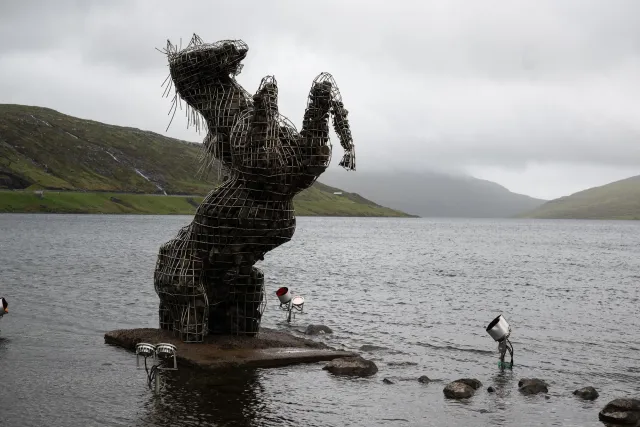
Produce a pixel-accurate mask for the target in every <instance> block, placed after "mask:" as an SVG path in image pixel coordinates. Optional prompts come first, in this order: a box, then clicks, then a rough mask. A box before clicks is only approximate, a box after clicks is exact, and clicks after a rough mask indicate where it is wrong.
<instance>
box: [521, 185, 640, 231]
mask: <svg viewBox="0 0 640 427" xmlns="http://www.w3.org/2000/svg"><path fill="white" fill-rule="evenodd" d="M520 217H523V218H547V219H635V220H640V176H634V177H631V178H627V179H623V180H621V181H616V182H612V183H610V184H607V185H603V186H601V187H594V188H590V189H588V190H584V191H580V192H579V193H575V194H572V195H570V196H567V197H561V198H559V199H556V200H552V201H550V202H547V203H545V204H544V205H542V206H540V207H539V208H537V209H534V210H532V211H529V212H526V213H524V214H522V215H520Z"/></svg>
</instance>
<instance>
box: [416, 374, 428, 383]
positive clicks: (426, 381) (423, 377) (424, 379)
mask: <svg viewBox="0 0 640 427" xmlns="http://www.w3.org/2000/svg"><path fill="white" fill-rule="evenodd" d="M418 382H420V383H422V384H428V383H430V382H431V379H430V378H429V377H428V376H426V375H422V376H421V377H420V378H418Z"/></svg>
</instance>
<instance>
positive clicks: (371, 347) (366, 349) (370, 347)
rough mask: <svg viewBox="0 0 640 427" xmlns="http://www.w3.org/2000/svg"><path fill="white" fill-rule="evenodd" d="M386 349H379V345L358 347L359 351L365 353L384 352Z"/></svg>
mask: <svg viewBox="0 0 640 427" xmlns="http://www.w3.org/2000/svg"><path fill="white" fill-rule="evenodd" d="M386 349H387V347H381V346H379V345H371V344H364V345H362V346H360V351H367V352H372V351H378V350H386Z"/></svg>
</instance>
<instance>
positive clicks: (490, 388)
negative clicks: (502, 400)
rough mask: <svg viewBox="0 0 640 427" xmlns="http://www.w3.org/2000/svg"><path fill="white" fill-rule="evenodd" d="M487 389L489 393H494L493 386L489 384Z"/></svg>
mask: <svg viewBox="0 0 640 427" xmlns="http://www.w3.org/2000/svg"><path fill="white" fill-rule="evenodd" d="M487 391H488V392H489V393H495V391H496V389H495V388H493V387H491V386H489V387H488V388H487Z"/></svg>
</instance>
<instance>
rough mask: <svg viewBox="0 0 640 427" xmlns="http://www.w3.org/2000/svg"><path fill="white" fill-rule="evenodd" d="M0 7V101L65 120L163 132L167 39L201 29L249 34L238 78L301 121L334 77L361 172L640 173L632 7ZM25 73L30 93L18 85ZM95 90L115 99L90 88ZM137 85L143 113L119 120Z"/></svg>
mask: <svg viewBox="0 0 640 427" xmlns="http://www.w3.org/2000/svg"><path fill="white" fill-rule="evenodd" d="M1 7H2V10H1V12H2V13H0V36H1V37H2V38H3V40H5V43H4V44H3V45H2V46H1V47H0V73H1V74H2V77H3V79H2V80H1V81H0V94H2V98H0V102H7V100H8V99H9V100H11V101H12V102H26V100H27V99H28V100H30V101H31V102H39V103H41V104H45V105H46V104H48V105H49V106H52V107H54V108H59V109H61V110H63V111H64V112H67V113H70V114H71V113H73V112H74V111H78V110H82V109H81V107H80V105H84V106H86V108H85V109H84V110H82V111H91V114H92V116H91V117H90V118H92V119H95V120H104V121H106V120H108V119H109V120H111V121H112V122H116V123H123V124H127V125H134V126H136V125H137V126H140V127H151V128H152V130H155V131H157V132H161V133H163V132H164V129H165V126H166V123H167V121H166V120H165V119H166V116H164V114H163V115H162V116H158V112H159V111H162V112H164V111H165V107H166V109H168V102H167V101H166V100H165V101H163V100H162V99H160V93H161V89H160V88H159V84H160V83H161V81H162V80H163V79H164V77H165V76H166V74H167V69H166V58H164V57H163V56H162V54H160V53H159V52H157V51H156V50H155V48H156V47H157V48H162V47H163V46H164V44H165V43H166V39H167V38H170V39H171V41H172V42H174V43H177V42H179V40H180V38H182V43H183V44H186V43H187V42H188V40H189V38H190V37H191V35H192V33H194V32H195V33H198V34H199V35H200V36H202V37H203V38H204V39H205V40H206V41H215V40H218V39H222V38H242V39H243V40H245V41H246V42H247V43H248V44H249V47H250V51H249V56H248V57H247V60H246V62H245V68H244V70H243V73H242V74H241V76H240V81H241V82H242V84H243V85H245V87H246V88H247V89H248V90H250V91H251V90H255V88H256V87H257V85H258V83H259V81H260V78H261V77H262V76H264V75H267V74H275V75H276V77H277V78H278V81H279V83H280V86H281V91H280V93H281V99H280V105H281V111H282V112H283V113H284V114H286V115H288V116H289V117H290V118H291V119H292V120H293V121H294V123H296V124H297V123H299V122H300V119H301V116H302V112H303V109H304V104H305V101H306V93H307V91H308V89H309V86H310V83H311V80H312V79H313V77H314V76H315V75H317V73H319V72H321V71H330V72H332V73H333V74H334V76H335V77H336V79H337V81H338V83H339V85H340V87H341V90H342V92H343V96H344V99H345V103H346V105H347V108H348V109H349V110H350V112H351V113H350V118H351V121H352V126H353V131H354V136H355V137H356V145H357V150H358V156H359V157H360V158H361V159H362V160H361V161H359V165H367V167H379V166H378V165H377V164H379V163H381V162H386V163H388V164H391V165H392V166H398V167H402V168H420V167H423V166H424V165H437V166H439V167H449V168H457V169H460V168H462V169H464V168H465V167H468V168H476V169H477V168H478V167H504V168H521V169H523V170H524V169H526V165H527V164H528V163H530V162H543V163H544V162H548V163H554V162H555V163H557V162H569V163H575V164H578V163H581V164H594V163H598V164H602V165H625V166H626V165H631V164H640V151H639V148H638V147H640V143H639V142H638V141H639V140H640V138H639V136H640V125H639V124H640V78H639V76H640V26H638V25H637V19H638V18H637V17H638V16H640V3H639V2H637V1H634V0H629V1H626V0H611V1H607V2H603V1H598V0H565V1H561V2H560V1H556V0H539V1H527V2H525V1H514V2H504V1H501V2H498V1H484V2H468V1H462V0H449V1H447V2H439V1H395V2H388V1H382V0H380V1H361V0H350V1H348V2H345V1H340V0H327V1H324V2H322V3H321V4H320V3H311V2H306V1H296V0H291V1H273V2H255V1H241V0H235V1H233V2H204V1H202V2H196V1H185V2H168V1H152V0H148V1H137V2H134V1H109V2H98V1H86V0H78V1H71V0H62V1H55V2H48V1H41V2H34V1H24V0H19V1H10V2H6V1H5V2H3V4H2V6H1ZM36 57H40V58H45V59H40V60H38V61H36V62H37V63H38V64H40V65H39V67H40V69H37V70H33V69H30V70H28V72H27V70H26V69H25V67H28V65H27V64H29V61H33V58H36ZM16 58H19V59H16ZM34 63H35V62H34ZM16 67H23V68H22V70H21V69H19V68H16ZM52 67H53V68H56V69H58V70H57V71H56V72H55V73H54V72H53V71H52V70H51V68H52ZM65 67H67V68H69V67H73V69H68V70H67V68H65ZM64 75H69V76H73V79H72V80H70V79H64V78H63V77H61V76H64ZM27 78H28V79H30V81H31V82H32V83H30V85H31V88H30V90H28V91H24V90H20V89H18V88H20V87H21V85H22V84H23V83H24V81H25V79H27ZM39 78H40V79H48V80H49V81H47V82H46V84H47V85H49V86H51V85H58V86H63V87H60V90H58V91H54V90H52V89H46V90H45V89H44V87H45V84H44V83H41V84H40V83H39V84H37V85H36V84H34V83H33V81H34V80H37V79H39ZM72 82H73V84H72ZM91 82H95V84H96V85H106V86H108V87H109V90H97V89H94V90H93V92H87V91H90V90H91V89H90V88H91V87H92V83H91ZM132 87H133V88H135V91H136V92H135V93H136V96H138V99H136V100H135V103H134V104H135V106H136V107H135V109H133V108H122V109H119V110H115V111H114V110H113V109H112V108H111V106H114V105H118V104H119V103H121V102H122V100H123V99H126V97H127V96H128V95H130V94H131V89H127V88H132ZM62 93H64V94H66V95H67V96H66V97H63V96H62V95H61V94H62ZM86 96H93V97H100V98H99V99H93V100H91V102H89V101H86V100H84V98H83V97H86ZM89 104H90V105H89ZM100 105H104V107H100ZM101 108H102V109H101ZM136 123H137V124H136ZM183 125H184V122H183V121H181V119H180V118H176V121H175V122H174V124H173V125H172V128H171V129H170V131H169V135H171V136H175V137H180V138H183V139H190V140H201V137H202V136H198V135H196V134H194V133H193V132H192V131H187V130H185V129H184V126H183Z"/></svg>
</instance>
